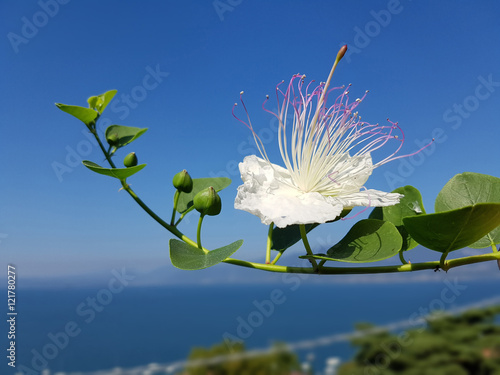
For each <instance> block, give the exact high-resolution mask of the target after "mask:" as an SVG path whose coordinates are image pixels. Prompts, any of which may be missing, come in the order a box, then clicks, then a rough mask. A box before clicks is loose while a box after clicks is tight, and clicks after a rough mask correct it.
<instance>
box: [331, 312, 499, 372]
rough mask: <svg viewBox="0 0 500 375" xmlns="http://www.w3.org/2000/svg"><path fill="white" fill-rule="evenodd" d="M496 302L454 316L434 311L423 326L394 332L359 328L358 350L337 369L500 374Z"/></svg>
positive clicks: (366, 327)
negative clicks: (348, 360) (441, 314)
mask: <svg viewBox="0 0 500 375" xmlns="http://www.w3.org/2000/svg"><path fill="white" fill-rule="evenodd" d="M499 314H500V306H496V307H489V308H486V309H481V310H469V311H467V312H464V313H462V314H461V315H458V316H433V317H432V318H430V319H429V320H428V321H427V324H426V325H425V326H423V327H420V328H417V329H412V330H409V331H406V332H402V333H399V334H391V333H389V332H380V331H379V332H378V333H374V334H362V333H363V332H366V331H367V330H369V329H373V328H374V327H373V326H372V325H369V324H361V325H358V326H357V329H358V330H359V332H360V333H361V335H360V336H359V337H357V338H355V339H353V340H352V344H353V345H354V346H356V347H357V348H358V351H357V353H356V355H355V357H354V359H353V360H352V361H351V362H347V363H345V364H343V365H342V366H341V368H340V369H339V372H338V375H393V374H401V375H499V374H500V325H499V324H498V315H499Z"/></svg>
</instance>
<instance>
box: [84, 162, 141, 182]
mask: <svg viewBox="0 0 500 375" xmlns="http://www.w3.org/2000/svg"><path fill="white" fill-rule="evenodd" d="M82 163H83V165H85V166H86V167H87V168H88V169H90V170H91V171H93V172H95V173H99V174H103V175H105V176H110V177H114V178H117V179H119V180H125V179H126V178H127V177H130V176H132V175H133V174H136V173H137V172H139V171H140V170H141V169H142V168H144V167H145V166H146V164H139V165H136V166H135V167H130V168H103V167H101V166H100V165H98V164H96V163H94V162H91V161H88V160H84V161H82Z"/></svg>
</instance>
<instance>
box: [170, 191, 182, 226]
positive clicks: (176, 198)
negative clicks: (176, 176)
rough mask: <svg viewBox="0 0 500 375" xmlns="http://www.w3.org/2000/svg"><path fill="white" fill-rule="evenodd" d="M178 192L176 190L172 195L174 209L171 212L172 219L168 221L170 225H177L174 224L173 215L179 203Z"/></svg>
mask: <svg viewBox="0 0 500 375" xmlns="http://www.w3.org/2000/svg"><path fill="white" fill-rule="evenodd" d="M180 195H181V194H180V192H179V190H176V191H175V194H174V209H173V210H172V219H171V220H170V225H174V226H175V225H177V224H176V223H175V213H176V212H177V203H178V202H179V196H180Z"/></svg>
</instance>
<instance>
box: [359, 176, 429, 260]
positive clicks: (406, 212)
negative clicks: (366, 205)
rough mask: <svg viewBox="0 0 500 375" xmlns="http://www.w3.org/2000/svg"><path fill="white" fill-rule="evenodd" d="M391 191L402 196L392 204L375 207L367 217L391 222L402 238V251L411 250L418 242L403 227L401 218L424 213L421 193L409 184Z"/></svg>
mask: <svg viewBox="0 0 500 375" xmlns="http://www.w3.org/2000/svg"><path fill="white" fill-rule="evenodd" d="M392 192H393V193H399V194H403V195H404V197H403V198H401V199H400V201H399V203H398V204H396V205H394V206H387V207H375V208H374V209H373V211H372V212H371V214H370V216H369V217H368V218H369V219H379V220H385V221H390V222H391V223H393V224H394V225H395V226H396V228H397V229H398V231H399V233H400V234H401V237H402V238H403V246H402V247H401V249H402V250H403V251H407V250H411V249H413V248H414V247H416V246H417V245H418V243H417V241H415V240H414V239H413V238H412V237H411V236H410V234H409V233H408V231H407V230H406V229H405V227H404V225H403V218H404V217H408V216H416V215H420V214H425V209H424V204H423V202H422V195H421V194H420V191H418V189H416V188H414V187H413V186H410V185H407V186H403V187H399V188H397V189H396V190H394V191H392Z"/></svg>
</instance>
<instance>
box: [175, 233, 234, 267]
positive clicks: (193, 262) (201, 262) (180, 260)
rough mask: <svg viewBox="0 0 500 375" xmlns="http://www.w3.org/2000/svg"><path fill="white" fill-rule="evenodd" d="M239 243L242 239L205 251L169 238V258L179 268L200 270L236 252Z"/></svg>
mask: <svg viewBox="0 0 500 375" xmlns="http://www.w3.org/2000/svg"><path fill="white" fill-rule="evenodd" d="M241 245H243V240H238V241H236V242H233V243H232V244H229V245H226V246H224V247H220V248H218V249H215V250H212V251H209V252H208V253H205V252H204V251H203V250H201V249H198V248H197V247H194V246H191V245H189V244H187V243H185V242H183V241H179V240H176V239H171V240H170V242H169V248H170V260H171V261H172V264H173V265H174V266H175V267H177V268H180V269H181V270H188V271H192V270H201V269H204V268H208V267H212V266H215V265H216V264H218V263H220V262H222V261H223V260H224V259H226V258H228V257H230V256H231V255H232V254H233V253H234V252H236V250H238V249H239V248H240V247H241Z"/></svg>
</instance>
